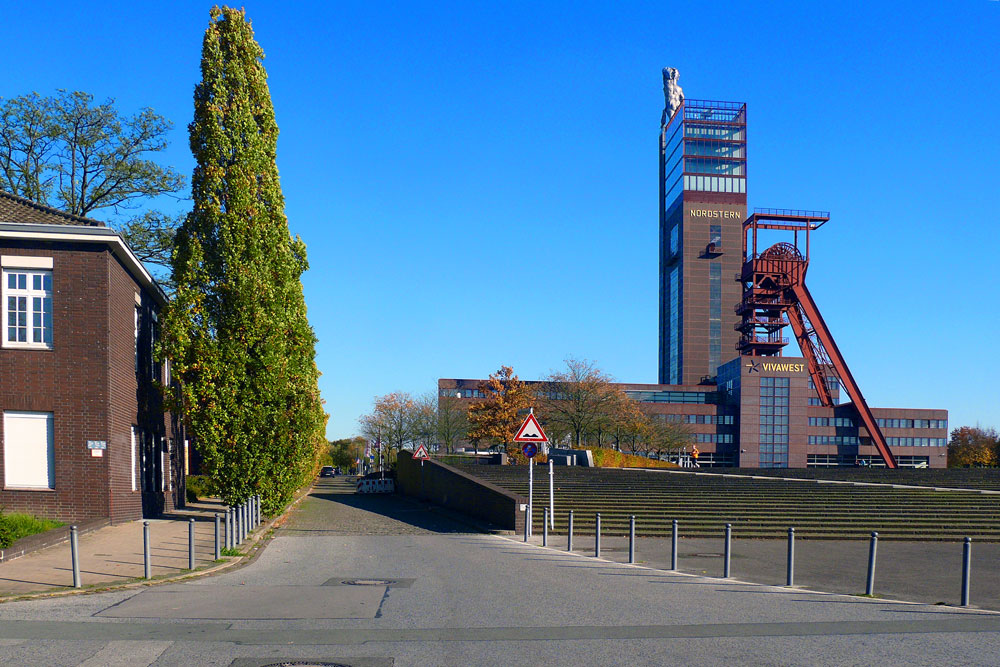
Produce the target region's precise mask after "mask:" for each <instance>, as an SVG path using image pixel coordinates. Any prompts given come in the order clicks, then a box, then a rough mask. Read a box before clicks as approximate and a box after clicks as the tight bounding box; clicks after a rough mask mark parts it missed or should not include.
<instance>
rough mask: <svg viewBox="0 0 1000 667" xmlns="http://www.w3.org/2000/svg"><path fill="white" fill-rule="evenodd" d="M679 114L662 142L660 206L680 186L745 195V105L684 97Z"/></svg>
mask: <svg viewBox="0 0 1000 667" xmlns="http://www.w3.org/2000/svg"><path fill="white" fill-rule="evenodd" d="M678 113H679V114H680V117H679V118H678V117H677V116H675V117H674V120H673V121H672V122H671V124H670V126H669V127H668V128H667V133H666V137H665V141H664V164H665V168H664V182H663V192H664V193H665V196H664V202H663V203H664V207H665V208H669V206H670V205H671V204H672V203H673V201H674V200H675V199H676V198H677V197H678V195H680V194H681V192H682V191H684V190H694V191H698V192H732V193H739V194H746V191H747V182H746V175H747V131H746V122H747V112H746V105H744V104H740V103H737V102H711V101H707V100H685V101H684V106H683V107H682V108H681V111H680V112H678ZM678 121H680V122H678Z"/></svg>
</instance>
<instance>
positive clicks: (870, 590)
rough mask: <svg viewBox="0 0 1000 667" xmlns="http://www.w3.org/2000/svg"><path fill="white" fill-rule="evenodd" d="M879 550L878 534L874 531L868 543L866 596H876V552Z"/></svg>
mask: <svg viewBox="0 0 1000 667" xmlns="http://www.w3.org/2000/svg"><path fill="white" fill-rule="evenodd" d="M877 550H878V533H877V532H876V531H874V530H873V531H872V538H871V540H870V541H869V542H868V580H867V583H866V584H865V595H874V594H875V552H876V551H877Z"/></svg>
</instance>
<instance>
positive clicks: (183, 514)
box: [0, 502, 246, 596]
mask: <svg viewBox="0 0 1000 667" xmlns="http://www.w3.org/2000/svg"><path fill="white" fill-rule="evenodd" d="M221 508H222V506H221V505H219V504H216V503H211V502H200V503H197V504H194V505H193V506H191V507H189V508H185V509H183V510H176V511H174V512H172V513H171V514H170V515H169V516H170V517H171V518H165V519H148V521H149V533H150V555H151V557H152V575H153V576H154V577H160V576H164V575H174V574H180V573H182V572H184V571H186V570H187V567H188V519H190V518H194V519H195V566H196V567H202V566H205V565H208V564H210V563H212V562H213V560H214V556H215V522H214V515H215V512H216V511H219V510H220V509H221ZM223 511H224V510H223ZM224 534H225V519H223V521H222V525H221V530H220V539H221V540H222V542H221V545H222V546H225V538H224V537H223V536H224ZM79 544H80V579H81V583H82V584H83V586H84V587H89V586H96V585H113V584H118V583H122V582H125V581H128V580H129V579H135V578H141V577H142V576H143V575H144V572H143V553H142V521H130V522H128V523H122V524H115V525H113V526H106V527H104V528H100V529H98V530H95V531H92V532H89V533H85V534H83V535H81V536H80V537H79ZM245 544H246V543H244V545H245ZM72 586H73V566H72V559H71V556H70V543H69V541H68V540H67V541H65V542H63V543H61V544H56V545H54V546H51V547H48V548H45V549H42V550H40V551H36V552H33V553H30V554H27V555H25V556H23V557H21V558H18V559H15V560H12V561H9V562H6V563H0V596H8V595H23V594H26V593H34V592H40V591H51V590H55V589H60V588H65V587H72Z"/></svg>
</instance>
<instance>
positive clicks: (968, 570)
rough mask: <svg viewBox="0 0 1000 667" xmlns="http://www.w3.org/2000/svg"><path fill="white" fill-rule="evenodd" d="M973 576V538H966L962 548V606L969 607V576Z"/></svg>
mask: <svg viewBox="0 0 1000 667" xmlns="http://www.w3.org/2000/svg"><path fill="white" fill-rule="evenodd" d="M971 574H972V538H971V537H967V538H965V544H964V545H963V546H962V606H963V607H968V606H969V575H971Z"/></svg>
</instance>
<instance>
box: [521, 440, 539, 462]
mask: <svg viewBox="0 0 1000 667" xmlns="http://www.w3.org/2000/svg"><path fill="white" fill-rule="evenodd" d="M521 451H522V452H523V453H524V455H525V456H527V457H528V458H529V459H530V458H532V457H534V455H535V454H537V453H538V445H536V444H535V443H533V442H528V443H525V445H524V447H521Z"/></svg>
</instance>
